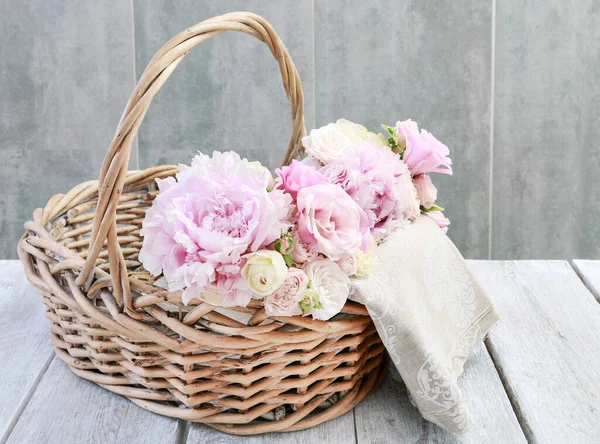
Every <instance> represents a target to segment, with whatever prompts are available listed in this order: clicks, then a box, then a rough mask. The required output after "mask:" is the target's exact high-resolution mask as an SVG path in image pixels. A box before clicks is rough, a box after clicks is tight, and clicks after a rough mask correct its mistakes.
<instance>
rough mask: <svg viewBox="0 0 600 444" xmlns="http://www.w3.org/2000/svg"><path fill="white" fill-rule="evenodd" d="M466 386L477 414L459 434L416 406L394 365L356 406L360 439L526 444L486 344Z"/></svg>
mask: <svg viewBox="0 0 600 444" xmlns="http://www.w3.org/2000/svg"><path fill="white" fill-rule="evenodd" d="M460 385H461V387H462V389H463V390H464V393H465V396H466V398H467V404H468V406H469V410H470V413H471V427H470V430H469V431H468V432H467V433H466V434H465V435H464V436H462V437H457V436H455V435H452V434H451V433H448V432H446V431H445V430H443V429H441V428H439V427H437V426H435V425H433V424H432V423H430V422H427V421H425V420H424V419H423V418H422V417H421V415H420V414H419V412H418V411H417V410H416V409H415V408H414V407H413V406H412V405H411V403H410V401H409V399H408V395H407V392H406V387H405V385H404V383H403V382H402V379H401V378H400V375H399V374H398V371H397V370H396V368H395V367H394V366H392V367H391V368H390V375H389V377H388V378H387V379H386V381H385V382H384V384H383V387H382V389H381V390H379V391H377V392H376V393H374V394H373V396H371V397H369V398H367V399H366V400H365V401H364V402H363V403H361V404H359V405H358V406H356V407H355V409H354V411H355V416H356V433H357V442H358V443H365V444H366V443H383V442H389V439H390V437H394V438H395V440H396V441H395V442H419V443H423V444H425V443H436V444H438V443H439V444H450V443H465V444H467V443H473V444H480V443H484V442H489V443H526V442H527V441H526V440H525V436H524V435H523V432H522V431H521V427H520V426H519V423H518V421H517V418H516V416H515V413H514V411H513V410H512V407H511V405H510V401H509V399H508V396H507V395H506V393H505V391H504V387H503V386H502V382H501V381H500V378H499V377H498V373H497V372H496V370H495V368H494V363H493V362H492V360H491V358H490V356H489V354H488V352H487V350H486V349H485V346H484V344H483V343H481V344H480V345H478V346H477V347H476V348H475V350H474V351H473V354H472V355H471V357H470V358H469V360H468V361H467V363H466V364H465V370H464V373H463V375H462V377H461V379H460Z"/></svg>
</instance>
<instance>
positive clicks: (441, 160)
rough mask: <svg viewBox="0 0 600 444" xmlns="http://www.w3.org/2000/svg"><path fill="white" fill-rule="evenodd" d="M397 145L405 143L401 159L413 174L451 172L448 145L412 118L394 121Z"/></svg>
mask: <svg viewBox="0 0 600 444" xmlns="http://www.w3.org/2000/svg"><path fill="white" fill-rule="evenodd" d="M396 132H397V142H398V146H399V147H401V146H402V145H406V148H405V150H404V154H403V156H402V160H404V162H405V163H406V165H408V169H409V170H410V172H411V173H412V175H413V176H417V175H419V174H426V173H441V174H450V175H451V174H452V168H451V166H450V165H452V160H450V158H449V157H447V156H448V155H449V154H450V151H449V150H448V147H447V146H446V145H444V144H443V143H442V142H440V141H439V140H437V139H436V138H435V137H433V136H432V135H431V134H430V133H428V132H427V131H425V130H421V132H419V129H418V127H417V124H416V123H415V122H413V121H412V120H407V121H404V122H397V123H396Z"/></svg>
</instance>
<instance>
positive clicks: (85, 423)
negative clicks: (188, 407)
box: [8, 358, 178, 444]
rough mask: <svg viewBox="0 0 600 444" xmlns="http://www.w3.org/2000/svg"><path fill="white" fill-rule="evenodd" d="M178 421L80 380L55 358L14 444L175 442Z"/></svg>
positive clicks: (11, 439)
mask: <svg viewBox="0 0 600 444" xmlns="http://www.w3.org/2000/svg"><path fill="white" fill-rule="evenodd" d="M177 424H178V421H176V420H174V419H171V418H167V417H164V416H159V415H155V414H151V413H148V412H147V411H145V410H143V409H142V408H140V407H138V406H137V405H135V404H133V403H132V402H131V401H129V400H128V399H126V398H124V397H122V396H116V395H115V394H113V393H111V392H109V391H107V390H105V389H103V388H101V387H98V386H97V385H95V384H92V383H91V382H88V381H86V380H84V379H81V378H79V377H77V376H75V375H74V374H73V373H71V371H70V370H69V369H68V367H67V366H66V365H65V364H64V363H63V362H62V361H60V360H59V359H58V358H54V360H53V361H52V363H51V364H50V367H49V368H48V371H47V372H46V374H45V375H44V377H43V378H42V380H41V381H40V384H39V386H38V388H37V390H36V391H35V393H34V395H33V397H32V398H31V401H29V404H27V407H26V408H25V410H24V411H23V414H22V415H21V418H20V419H19V422H18V423H17V425H16V426H15V429H14V430H13V433H12V434H11V435H10V437H9V439H8V443H14V444H21V443H47V444H54V443H56V444H76V443H98V444H106V443H127V444H133V443H140V444H142V443H143V444H147V443H161V444H162V443H164V444H168V443H175V442H176V439H177Z"/></svg>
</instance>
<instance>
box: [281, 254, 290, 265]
mask: <svg viewBox="0 0 600 444" xmlns="http://www.w3.org/2000/svg"><path fill="white" fill-rule="evenodd" d="M282 256H283V260H284V261H285V265H287V266H288V268H289V267H291V266H292V254H291V253H290V254H282Z"/></svg>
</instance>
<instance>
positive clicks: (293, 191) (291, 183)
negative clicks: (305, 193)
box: [275, 160, 329, 200]
mask: <svg viewBox="0 0 600 444" xmlns="http://www.w3.org/2000/svg"><path fill="white" fill-rule="evenodd" d="M275 173H276V174H277V180H276V186H277V188H278V189H280V190H283V191H285V192H286V193H289V194H290V195H291V196H292V198H293V199H294V200H296V196H297V195H298V191H300V190H301V189H302V188H306V187H310V186H312V185H318V184H321V183H329V181H328V180H327V178H326V177H325V176H323V175H322V174H321V173H320V172H319V171H318V170H317V169H316V168H315V167H314V166H312V165H310V164H308V163H303V162H298V161H297V160H293V161H292V163H291V165H289V166H283V167H281V168H278V169H276V170H275Z"/></svg>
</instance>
